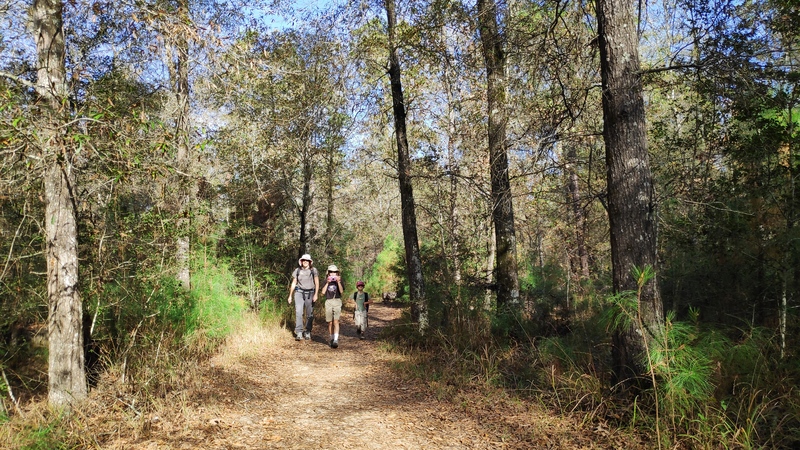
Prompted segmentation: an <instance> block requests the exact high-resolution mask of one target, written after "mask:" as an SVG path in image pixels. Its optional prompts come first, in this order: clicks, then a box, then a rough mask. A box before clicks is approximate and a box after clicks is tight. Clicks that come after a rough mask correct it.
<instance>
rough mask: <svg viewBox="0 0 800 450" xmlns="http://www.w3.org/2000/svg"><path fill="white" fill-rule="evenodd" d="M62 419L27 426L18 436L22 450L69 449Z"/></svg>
mask: <svg viewBox="0 0 800 450" xmlns="http://www.w3.org/2000/svg"><path fill="white" fill-rule="evenodd" d="M62 425H63V424H62V423H61V422H60V421H56V422H52V423H46V424H40V425H38V426H35V427H28V428H26V429H25V430H24V431H23V432H22V433H21V434H20V435H19V436H18V437H17V442H18V444H19V449H20V450H67V449H70V448H74V447H73V446H71V445H69V444H67V443H65V442H66V441H67V436H66V434H67V433H66V430H65V429H64V427H63V426H62Z"/></svg>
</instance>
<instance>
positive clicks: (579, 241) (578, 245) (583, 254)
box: [566, 147, 589, 280]
mask: <svg viewBox="0 0 800 450" xmlns="http://www.w3.org/2000/svg"><path fill="white" fill-rule="evenodd" d="M576 158H577V156H576V152H575V148H574V147H570V149H569V150H568V151H567V164H566V170H567V176H568V177H569V181H568V182H567V190H568V191H569V196H568V198H567V202H568V203H569V204H571V205H572V218H573V220H574V225H575V232H574V233H573V235H574V236H575V252H576V253H577V264H576V266H577V268H578V271H579V273H580V278H581V279H583V280H588V279H589V252H588V251H587V250H586V216H585V215H584V213H583V208H581V191H580V189H581V188H580V184H579V183H578V173H577V172H576V171H575V160H576Z"/></svg>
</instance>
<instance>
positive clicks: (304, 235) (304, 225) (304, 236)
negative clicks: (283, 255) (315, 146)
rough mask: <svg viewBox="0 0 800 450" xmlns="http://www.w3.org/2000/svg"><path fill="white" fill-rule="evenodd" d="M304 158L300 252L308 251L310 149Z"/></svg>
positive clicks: (311, 173)
mask: <svg viewBox="0 0 800 450" xmlns="http://www.w3.org/2000/svg"><path fill="white" fill-rule="evenodd" d="M304 153H306V155H305V157H304V158H303V198H302V199H301V203H300V254H301V255H302V254H304V253H308V211H309V209H310V207H311V180H312V177H313V173H314V172H313V167H311V156H310V155H308V151H306V152H304Z"/></svg>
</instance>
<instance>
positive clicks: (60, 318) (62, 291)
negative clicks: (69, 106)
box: [31, 0, 87, 408]
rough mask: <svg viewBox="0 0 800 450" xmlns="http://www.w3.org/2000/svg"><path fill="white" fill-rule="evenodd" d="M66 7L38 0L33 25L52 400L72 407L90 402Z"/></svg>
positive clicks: (35, 5)
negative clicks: (70, 134)
mask: <svg viewBox="0 0 800 450" xmlns="http://www.w3.org/2000/svg"><path fill="white" fill-rule="evenodd" d="M62 11H63V5H62V3H61V2H60V1H54V0H36V1H35V2H34V3H33V6H32V8H31V22H32V23H31V24H32V30H33V33H34V39H35V41H36V52H37V55H38V73H37V82H36V90H37V92H38V93H39V95H40V96H41V97H42V98H43V99H44V100H45V102H44V105H43V114H42V116H43V118H44V120H45V123H44V124H43V126H42V127H41V130H40V136H41V137H42V153H43V156H44V160H45V161H46V164H47V168H46V170H45V174H44V200H45V219H44V223H45V235H46V240H45V256H46V257H47V297H48V304H49V310H48V336H49V356H48V401H49V403H50V405H51V406H54V407H56V408H69V407H71V406H72V405H73V404H74V403H75V402H77V401H80V400H82V399H84V398H85V397H86V394H87V386H86V373H85V369H84V354H83V330H82V329H83V327H82V324H83V305H82V304H81V297H80V292H79V290H78V225H77V220H76V211H75V199H74V197H73V195H74V192H75V173H74V171H73V167H72V158H73V155H72V152H71V151H70V149H68V148H66V146H65V140H64V137H63V132H62V131H61V130H62V129H63V128H62V124H63V123H64V121H63V120H62V118H63V117H64V115H65V113H64V111H65V108H66V100H67V87H66V68H65V65H64V55H65V44H64V34H63V22H62V21H63V18H62Z"/></svg>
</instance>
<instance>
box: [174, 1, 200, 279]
mask: <svg viewBox="0 0 800 450" xmlns="http://www.w3.org/2000/svg"><path fill="white" fill-rule="evenodd" d="M178 19H179V21H180V23H181V24H186V23H188V22H189V1H188V0H179V1H178ZM175 52H176V59H175V71H174V74H175V79H174V80H173V82H174V83H175V100H176V103H177V111H176V116H175V136H176V147H177V158H176V159H177V166H178V171H179V172H180V173H179V174H178V176H179V177H180V178H179V179H180V180H181V181H180V182H179V193H178V203H179V204H178V208H177V209H178V211H179V213H178V237H177V240H176V251H175V259H176V263H177V265H178V282H180V284H181V286H183V287H184V288H185V289H189V288H191V273H190V270H189V254H190V252H191V248H190V239H189V237H190V235H191V231H190V229H191V220H190V217H191V208H192V202H193V200H194V195H193V192H194V188H195V187H194V180H193V179H192V177H191V174H192V168H191V155H190V154H189V150H190V147H189V131H190V123H189V40H188V39H187V37H186V35H185V33H184V32H183V31H182V30H178V35H177V38H176V44H175Z"/></svg>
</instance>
